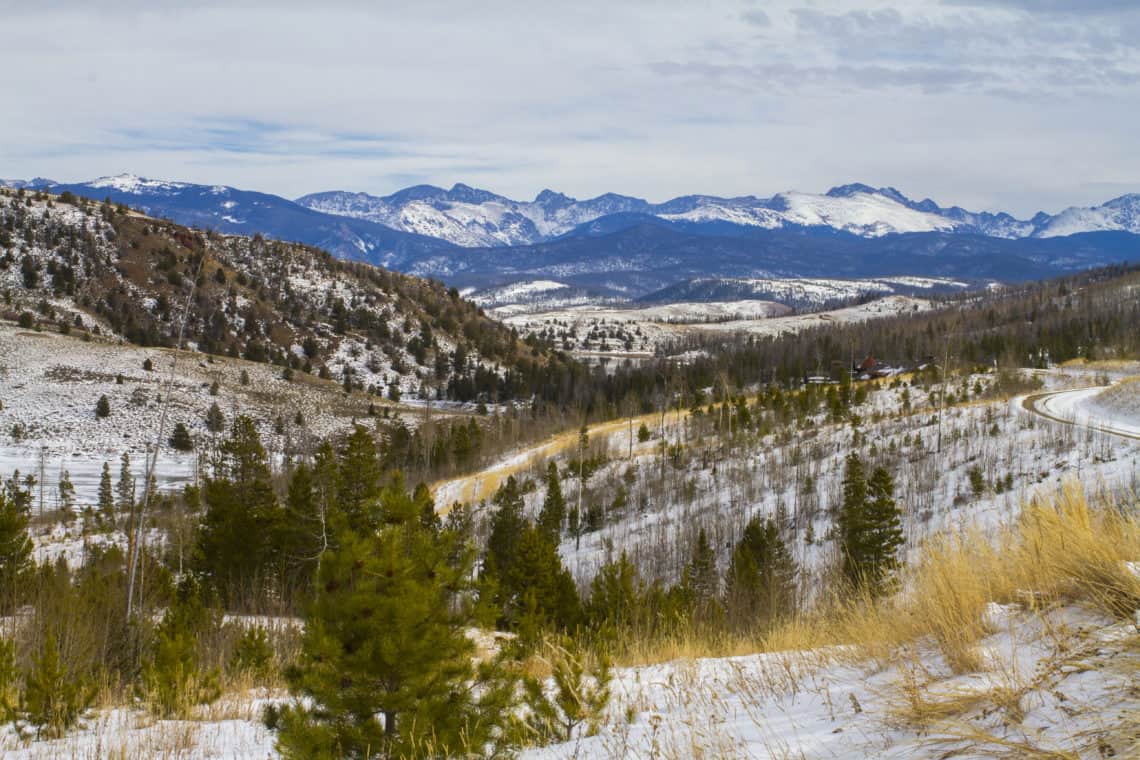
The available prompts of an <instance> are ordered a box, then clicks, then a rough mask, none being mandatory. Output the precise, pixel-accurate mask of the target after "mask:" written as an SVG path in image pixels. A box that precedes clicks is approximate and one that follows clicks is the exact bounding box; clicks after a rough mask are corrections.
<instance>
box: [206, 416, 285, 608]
mask: <svg viewBox="0 0 1140 760" xmlns="http://www.w3.org/2000/svg"><path fill="white" fill-rule="evenodd" d="M221 455H222V457H221V461H220V462H219V464H218V467H217V468H216V472H215V477H213V478H209V479H207V481H206V485H205V488H204V489H203V497H204V501H205V503H206V513H205V515H203V518H202V527H201V532H200V533H199V537H198V538H199V544H198V562H199V567H200V569H201V570H202V571H203V572H204V573H205V574H206V576H207V577H208V578H209V579H210V580H211V581H212V582H213V583H214V585H215V588H216V589H217V590H218V591H219V593H221V595H222V597H223V600H224V601H226V602H227V603H229V602H232V601H234V600H235V599H237V598H238V595H240V594H241V593H243V592H246V591H250V590H252V589H253V588H255V586H256V584H257V582H258V581H259V580H263V579H264V576H265V575H266V574H267V573H268V571H270V570H272V569H273V567H272V563H273V560H274V559H275V558H276V556H277V554H278V552H277V547H276V546H275V543H274V540H275V539H276V537H277V536H278V535H279V521H280V519H281V510H280V507H279V505H278V503H277V497H276V495H275V494H274V492H273V484H272V480H271V475H270V471H269V456H268V454H267V453H266V451H265V448H264V447H263V446H262V445H261V437H260V436H259V435H258V433H257V427H256V426H255V425H254V422H253V420H252V419H251V418H249V417H247V416H244V415H242V416H239V417H237V419H235V420H234V424H233V427H232V429H231V433H230V438H229V439H227V440H226V441H225V442H224V443H223V444H222V446H221Z"/></svg>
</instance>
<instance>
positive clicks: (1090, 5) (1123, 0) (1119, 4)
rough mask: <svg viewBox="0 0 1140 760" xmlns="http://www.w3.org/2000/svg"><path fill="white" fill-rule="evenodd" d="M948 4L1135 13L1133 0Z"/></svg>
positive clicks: (952, 1)
mask: <svg viewBox="0 0 1140 760" xmlns="http://www.w3.org/2000/svg"><path fill="white" fill-rule="evenodd" d="M947 4H948V5H965V6H974V7H991V8H993V7H997V8H1002V7H1005V8H1017V9H1019V10H1024V11H1029V12H1031V13H1077V14H1082V15H1087V14H1090V13H1136V12H1137V7H1136V3H1135V1H1134V0H947Z"/></svg>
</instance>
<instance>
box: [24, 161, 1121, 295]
mask: <svg viewBox="0 0 1140 760" xmlns="http://www.w3.org/2000/svg"><path fill="white" fill-rule="evenodd" d="M21 185H22V186H24V187H46V188H47V189H49V190H50V191H51V192H54V193H62V192H64V191H70V192H72V193H74V194H75V195H79V196H85V197H88V198H94V199H96V200H102V199H104V198H108V197H109V198H110V199H111V200H112V201H114V202H116V203H123V204H126V205H128V206H131V207H134V208H138V209H141V210H143V211H144V212H146V213H148V214H151V215H154V216H160V217H167V218H169V219H171V220H173V221H176V222H178V223H180V224H186V225H193V226H196V227H200V228H203V229H211V230H217V231H220V232H224V233H235V234H245V235H252V234H254V233H261V234H262V235H265V236H267V237H271V238H276V239H278V240H286V241H297V242H302V243H306V244H309V245H312V246H317V247H321V248H325V249H326V250H328V251H330V252H331V253H333V254H334V255H336V256H339V257H341V258H344V259H354V260H361V261H367V262H370V263H373V264H380V265H383V266H386V267H389V268H392V269H396V270H399V271H402V272H406V273H410V274H416V275H420V276H426V277H433V278H438V279H442V280H444V281H445V282H446V283H447V284H448V285H454V286H456V287H460V288H466V287H470V288H473V289H475V290H482V289H486V288H491V287H499V286H504V285H511V284H512V283H526V282H530V281H536V280H537V281H557V282H560V283H564V284H565V285H566V286H567V287H568V288H570V289H582V290H584V291H586V292H588V293H589V294H590V295H592V296H594V297H599V298H637V297H640V296H644V295H647V294H649V293H652V292H654V291H657V290H661V289H663V288H668V287H669V286H670V285H673V284H676V283H679V282H683V281H685V280H690V279H692V278H695V277H719V278H725V277H728V278H797V277H799V278H802V277H809V278H811V277H816V278H818V277H823V278H835V277H839V278H846V279H862V278H883V277H887V276H899V275H909V276H921V277H950V278H956V279H963V280H968V281H971V282H977V281H982V280H1000V281H1023V280H1029V279H1036V278H1040V277H1048V276H1051V275H1054V274H1058V273H1061V272H1068V271H1075V270H1079V269H1086V268H1089V267H1094V266H1103V265H1105V264H1108V263H1115V262H1120V261H1140V212H1138V209H1140V196H1137V195H1126V196H1122V197H1120V198H1117V199H1115V200H1113V201H1109V202H1108V203H1106V204H1104V205H1102V206H1098V207H1093V208H1083V209H1077V208H1073V209H1067V210H1065V211H1063V212H1061V213H1060V214H1057V215H1055V216H1051V215H1048V214H1044V213H1041V214H1037V215H1036V216H1034V217H1033V218H1032V219H1029V220H1019V219H1017V218H1015V217H1013V216H1011V215H1009V214H1004V213H997V214H995V213H989V212H983V213H978V212H972V211H968V210H966V209H963V208H959V207H949V208H943V207H941V206H939V205H938V204H937V203H935V202H934V201H933V200H930V199H929V198H928V199H924V200H922V201H914V200H912V199H910V198H908V197H907V196H905V195H903V194H902V193H900V192H899V191H898V190H896V189H894V188H890V187H881V188H873V187H870V186H868V185H863V184H851V185H843V186H840V187H835V188H832V189H831V190H829V191H828V192H827V193H824V194H812V193H803V192H796V191H788V192H783V193H777V194H776V195H773V196H771V197H768V198H759V197H756V196H740V197H735V198H720V197H716V196H710V195H688V196H682V197H678V198H674V199H672V200H669V201H666V202H665V203H657V204H654V203H649V202H647V201H645V200H642V199H639V198H632V197H629V196H623V195H616V194H606V195H600V196H598V197H596V198H590V199H586V200H578V199H575V198H571V197H569V196H567V195H564V194H561V193H557V192H554V191H552V190H544V191H542V192H541V193H539V194H538V195H537V196H536V197H535V199H534V200H533V201H516V200H512V199H510V198H507V197H505V196H502V195H497V194H495V193H491V192H488V191H486V190H480V189H477V188H473V187H470V186H467V185H462V184H460V185H455V186H453V187H452V188H451V189H450V190H444V189H443V188H439V187H434V186H431V185H416V186H413V187H409V188H406V189H404V190H401V191H399V192H397V193H393V194H392V195H389V196H385V197H377V196H371V195H367V194H365V193H343V192H334V193H321V194H317V195H310V196H305V197H303V198H300V199H298V201H296V202H295V201H290V200H287V199H285V198H281V197H279V196H275V195H269V194H266V193H257V192H250V191H245V190H238V189H236V188H233V187H228V186H224V185H199V184H191V183H186V182H171V181H165V180H155V179H146V178H142V177H138V176H136V175H132V174H126V175H119V176H115V177H103V178H100V179H97V180H94V181H92V182H86V183H78V184H63V185H61V184H56V183H52V182H47V181H43V182H42V183H37V182H34V181H33V182H25V183H21ZM574 297H577V296H574ZM492 298H493V296H492Z"/></svg>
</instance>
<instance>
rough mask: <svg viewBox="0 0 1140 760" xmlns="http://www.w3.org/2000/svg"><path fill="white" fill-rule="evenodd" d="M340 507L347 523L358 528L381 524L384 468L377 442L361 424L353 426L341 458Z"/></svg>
mask: <svg viewBox="0 0 1140 760" xmlns="http://www.w3.org/2000/svg"><path fill="white" fill-rule="evenodd" d="M337 462H338V464H337V468H338V472H337V492H336V493H337V496H336V500H337V506H338V508H339V513H340V515H341V516H342V517H343V518H344V520H346V521H347V523H348V524H347V526H342V527H348V528H350V529H352V530H355V531H360V532H367V531H370V530H375V529H376V528H377V527H378V526H379V524H380V519H381V515H380V508H379V503H378V502H377V497H378V496H379V495H380V476H381V468H380V461H379V458H378V457H377V456H376V441H375V440H373V438H372V436H371V435H370V434H369V433H368V431H367V430H365V429H364V427H362V426H361V425H356V426H355V427H354V428H353V431H352V435H350V436H349V437H348V440H347V441H346V442H345V445H344V448H343V449H342V450H341V452H340V456H339V457H338V460H337Z"/></svg>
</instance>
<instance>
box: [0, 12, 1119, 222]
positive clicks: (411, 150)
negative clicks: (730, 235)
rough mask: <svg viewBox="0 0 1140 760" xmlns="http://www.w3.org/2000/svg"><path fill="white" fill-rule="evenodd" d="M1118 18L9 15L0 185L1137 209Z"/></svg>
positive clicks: (0, 77)
mask: <svg viewBox="0 0 1140 760" xmlns="http://www.w3.org/2000/svg"><path fill="white" fill-rule="evenodd" d="M1133 4H1134V3H1133V2H1131V1H1130V2H1114V1H1113V0H1088V1H1087V2H1084V1H1082V2H1078V0H989V1H985V0H948V1H946V2H941V1H940V0H908V2H905V3H904V2H901V1H900V0H837V1H836V2H829V3H814V2H808V1H807V0H788V1H787V2H781V1H780V0H773V2H764V3H759V2H742V1H740V0H717V1H716V2H714V3H712V4H700V3H695V4H694V3H686V2H682V0H664V1H663V2H649V1H648V0H633V1H631V2H623V3H603V2H602V1H601V0H582V2H579V3H570V4H562V3H531V4H519V3H516V2H509V0H486V2H483V3H478V4H457V3H448V2H443V0H425V2H422V3H415V4H412V3H384V4H374V3H366V2H363V1H360V0H337V1H336V2H331V3H325V4H319V5H317V4H312V3H302V2H299V0H298V1H295V2H294V1H287V2H284V3H277V2H270V1H269V0H240V1H239V2H235V3H223V2H220V0H218V1H215V0H193V2H190V3H174V2H156V3H155V2H146V3H144V2H142V0H128V2H127V3H123V4H114V5H110V4H108V5H106V6H103V7H98V6H96V5H94V4H91V3H79V2H75V1H74V0H47V2H44V3H24V4H21V5H20V6H18V7H13V8H11V9H8V10H10V12H8V13H6V15H5V19H4V24H5V32H6V34H5V42H6V44H7V47H6V49H5V52H6V54H7V57H8V60H10V61H17V60H18V61H20V62H21V65H20V66H5V67H0V92H2V93H3V94H4V97H3V100H4V108H5V115H6V118H5V119H3V120H0V175H9V176H18V175H21V174H23V175H29V176H30V175H33V174H41V175H43V174H50V175H53V176H56V177H58V178H60V179H84V178H88V177H91V176H96V175H101V174H111V173H115V172H118V171H123V170H130V171H135V172H137V173H140V174H146V175H150V176H158V177H169V178H172V179H186V180H192V181H204V182H211V183H215V182H217V183H227V184H234V185H239V186H246V187H250V188H254V189H260V190H267V191H271V192H278V193H281V194H285V195H292V196H295V195H300V194H302V193H305V192H311V191H315V190H322V189H329V188H335V187H341V188H346V189H362V190H371V191H375V192H390V191H391V190H393V189H395V188H396V187H397V186H399V185H402V184H412V183H418V182H430V183H432V184H439V185H450V184H452V183H454V182H456V181H472V180H473V179H474V180H476V181H478V182H480V183H481V184H484V185H485V186H488V187H489V188H490V189H493V190H496V191H499V192H503V193H505V194H511V195H516V196H524V195H528V196H529V195H532V194H533V193H535V192H537V191H538V190H539V189H541V188H543V187H554V188H557V189H561V190H565V191H566V192H569V193H572V194H575V195H579V196H590V195H596V194H598V193H601V192H605V191H611V190H612V191H620V192H628V193H631V194H636V195H640V196H644V197H648V198H651V199H657V200H659V199H663V198H665V197H668V196H671V195H677V194H682V193H690V192H710V193H720V194H733V195H744V194H759V195H767V194H770V193H771V192H774V191H777V190H781V189H786V188H790V187H795V188H799V189H822V188H825V187H828V186H830V185H834V184H838V183H842V182H846V181H851V180H861V181H866V182H872V183H875V184H891V185H896V186H899V187H900V188H902V189H904V190H909V191H911V192H913V193H914V194H916V195H929V196H932V197H935V198H936V199H937V200H939V201H941V202H944V203H959V204H961V205H966V206H973V207H996V206H997V205H999V204H1000V205H1003V206H1006V207H1009V208H1010V210H1013V211H1018V212H1032V211H1035V210H1037V208H1039V207H1045V206H1047V205H1048V204H1056V203H1057V200H1058V198H1061V197H1062V196H1063V195H1064V193H1065V192H1070V193H1071V192H1073V191H1072V190H1071V188H1073V187H1079V188H1083V189H1081V190H1079V192H1078V194H1075V195H1072V197H1069V198H1067V202H1070V203H1078V202H1092V201H1098V200H1103V199H1102V198H1099V197H1095V196H1090V195H1081V194H1079V193H1085V192H1087V193H1092V192H1094V190H1093V189H1092V188H1104V187H1118V186H1129V185H1130V184H1132V185H1134V186H1136V187H1138V188H1140V150H1138V148H1140V144H1138V143H1140V138H1138V137H1137V135H1136V134H1135V132H1136V130H1135V128H1134V122H1135V114H1136V113H1137V112H1138V111H1140V14H1137V13H1136V12H1135V11H1134V10H1133V9H1132V7H1131V6H1132V5H1133ZM1067 188H1068V190H1067ZM1011 199H1012V201H1011Z"/></svg>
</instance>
